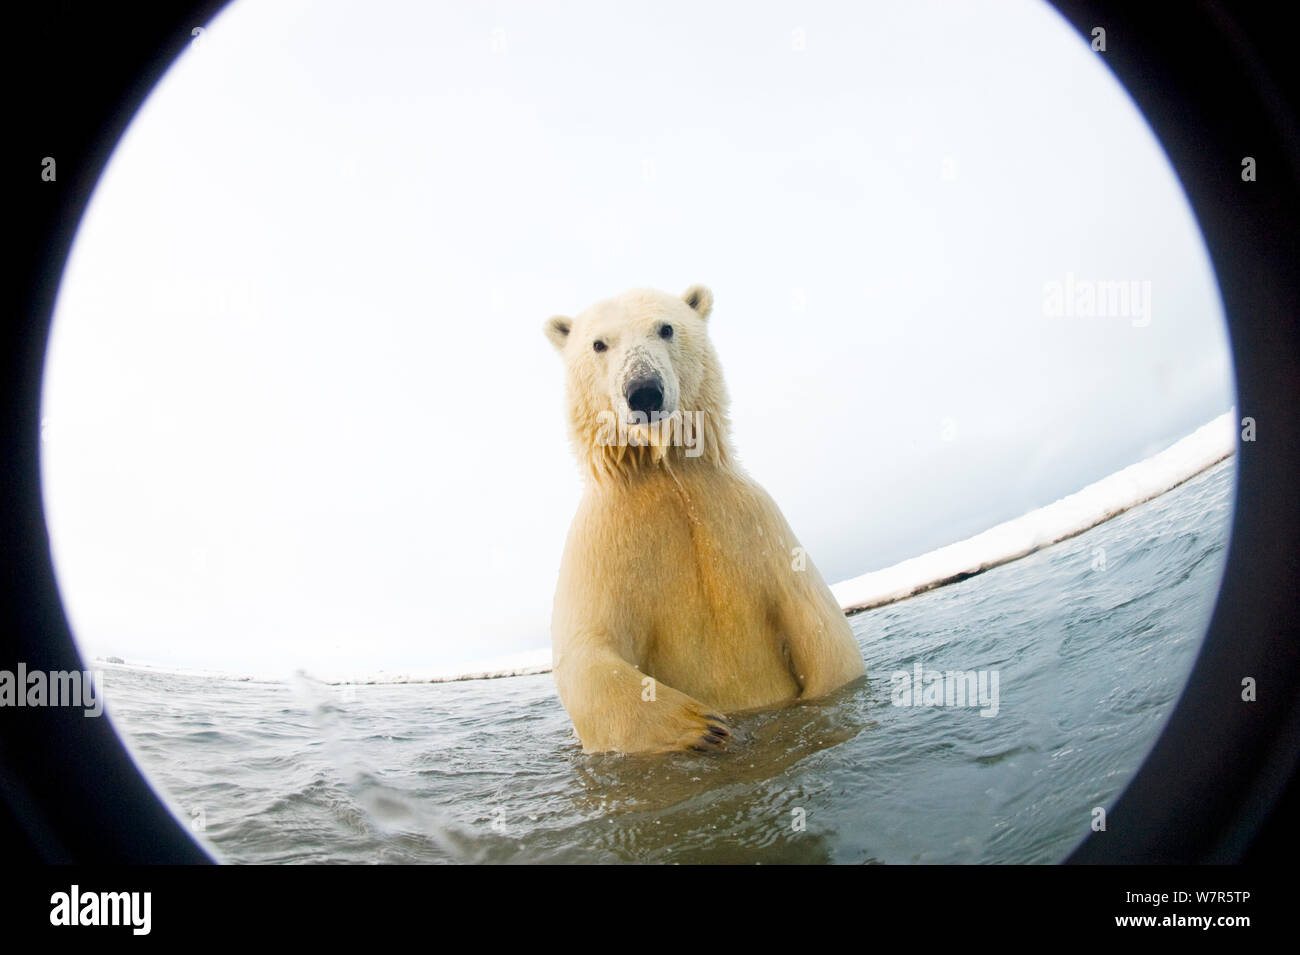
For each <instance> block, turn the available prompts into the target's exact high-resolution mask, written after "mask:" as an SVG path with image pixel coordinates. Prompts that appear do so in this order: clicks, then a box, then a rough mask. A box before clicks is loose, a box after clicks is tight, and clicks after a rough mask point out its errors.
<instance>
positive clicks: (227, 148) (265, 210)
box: [43, 0, 1233, 672]
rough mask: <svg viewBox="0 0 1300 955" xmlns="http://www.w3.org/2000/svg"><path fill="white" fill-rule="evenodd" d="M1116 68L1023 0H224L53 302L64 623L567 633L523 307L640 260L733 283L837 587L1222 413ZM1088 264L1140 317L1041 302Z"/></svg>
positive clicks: (718, 312) (317, 637)
mask: <svg viewBox="0 0 1300 955" xmlns="http://www.w3.org/2000/svg"><path fill="white" fill-rule="evenodd" d="M1104 56H1105V54H1104V53H1096V52H1093V51H1091V50H1090V49H1089V47H1088V45H1087V43H1086V42H1085V41H1083V40H1082V39H1081V38H1079V37H1078V36H1077V35H1076V34H1074V33H1073V31H1072V30H1071V29H1069V28H1068V27H1067V25H1066V24H1065V23H1064V21H1062V20H1061V19H1060V18H1059V17H1058V16H1057V14H1056V13H1055V12H1054V11H1053V10H1051V9H1050V8H1049V7H1048V6H1047V5H1046V4H1043V3H1039V2H1028V0H1014V2H962V3H958V2H940V3H920V2H909V3H905V4H901V3H892V2H882V3H861V2H854V3H850V2H844V3H808V2H806V0H799V2H790V3H762V4H755V3H751V2H745V3H739V2H735V3H730V2H729V3H699V2H694V0H693V2H669V3H663V2H655V3H641V4H633V3H626V2H619V3H607V2H606V3H574V2H565V3H527V2H498V3H490V4H489V3H466V2H457V3H451V2H439V3H415V2H411V3H400V2H377V3H369V4H364V5H363V4H357V3H348V2H311V3H307V2H305V0H304V2H298V0H259V2H256V3H253V2H249V0H236V2H235V3H234V4H233V5H232V6H231V7H229V8H228V9H227V10H226V11H225V12H223V13H222V14H221V15H220V16H219V17H218V19H217V20H216V21H215V22H214V23H212V24H210V25H209V26H208V28H207V30H206V32H205V33H204V34H203V35H202V36H201V38H200V39H199V41H198V43H197V45H196V46H194V47H193V48H192V49H191V50H189V51H188V52H187V53H186V54H185V55H184V56H183V57H182V58H181V59H180V60H179V61H178V62H177V63H176V64H175V65H174V66H173V68H172V69H171V70H170V72H169V73H168V74H167V75H166V76H165V77H164V79H163V81H162V83H161V84H160V85H159V87H158V88H157V89H156V90H155V91H154V93H153V94H152V96H151V97H150V98H149V100H148V101H147V102H146V104H145V106H144V108H143V109H142V110H141V112H140V113H139V115H138V116H137V117H136V119H135V121H134V122H133V123H132V125H131V126H130V128H129V130H128V131H127V134H126V136H125V138H124V139H123V141H122V143H121V145H120V146H119V148H118V150H117V152H116V153H115V154H114V156H113V159H112V160H111V162H110V164H109V166H108V169H107V171H106V173H105V175H104V178H103V180H102V181H101V183H100V186H99V188H98V190H97V191H96V193H95V195H94V197H93V199H92V201H91V204H90V208H89V211H88V213H87V216H86V219H85V221H84V223H83V225H82V228H81V231H80V233H79V235H78V238H77V241H76V244H75V247H74V249H73V254H72V259H71V262H70V265H69V268H68V271H67V273H66V275H65V278H64V284H63V287H62V290H61V293H60V296H59V300H58V303H57V308H56V315H55V323H54V330H53V334H52V338H51V348H50V353H49V364H48V370H47V375H46V382H45V393H44V412H43V414H44V430H43V435H44V443H43V468H44V480H45V491H46V505H47V513H48V517H49V521H50V527H51V533H52V539H53V545H54V555H55V560H56V567H57V570H58V573H59V579H60V583H61V585H62V588H63V593H64V597H65V602H66V604H67V607H68V610H69V613H70V615H71V618H72V622H73V625H74V629H75V631H76V633H77V634H78V636H79V638H80V639H81V641H82V645H83V646H84V647H85V648H86V650H87V652H88V653H89V654H91V655H100V654H116V655H119V656H121V657H124V658H126V659H128V660H142V661H151V662H156V663H164V664H179V665H192V666H200V667H213V668H222V669H238V670H245V671H256V672H281V671H287V670H289V669H291V668H296V667H299V666H301V667H305V668H307V669H308V670H314V671H318V672H329V671H332V670H337V669H340V668H342V669H351V670H357V671H373V670H378V669H381V668H384V669H389V670H391V669H397V668H426V669H427V668H435V667H441V666H447V665H456V664H458V663H459V662H466V661H471V660H480V659H484V658H491V657H494V656H499V655H501V654H506V653H510V652H514V651H518V650H526V649H530V648H535V647H542V646H546V645H547V642H548V627H549V617H550V603H551V597H552V594H553V590H554V586H555V578H556V573H557V570H558V565H559V559H560V554H561V550H562V547H563V542H564V535H565V532H566V530H567V527H568V522H569V519H570V517H571V515H572V512H573V509H574V506H575V504H576V502H577V499H578V495H579V493H580V475H579V472H578V470H577V468H576V466H575V464H574V462H573V460H572V457H571V452H570V450H569V448H568V445H567V439H566V434H565V425H564V420H563V409H562V399H563V381H562V369H561V364H560V361H559V359H558V358H557V356H556V355H555V353H554V352H553V350H552V348H551V346H550V344H549V343H548V342H547V341H546V339H545V338H544V337H543V335H542V331H541V327H542V322H543V321H544V320H545V319H546V318H547V317H548V316H550V315H552V314H555V313H566V314H575V313H576V312H578V311H580V310H581V309H582V308H584V307H586V306H587V305H589V304H591V303H592V302H594V301H596V300H599V299H601V298H605V297H608V296H610V295H613V294H617V293H619V292H621V291H623V290H625V289H627V288H630V287H637V286H651V287H656V288H662V289H665V290H668V291H673V292H680V291H681V290H683V289H685V288H686V287H687V286H688V285H690V284H692V283H695V282H702V283H705V284H707V285H709V286H710V287H711V288H712V289H713V292H714V295H715V298H716V304H715V307H714V312H713V316H712V318H711V319H710V328H711V333H712V335H713V338H714V342H715V344H716V346H717V349H718V352H719V355H720V357H721V360H722V364H723V367H724V369H725V371H726V375H727V381H728V385H729V388H730V392H731V396H732V410H733V420H734V436H735V444H736V447H737V449H738V451H739V456H740V459H741V461H742V463H743V464H744V465H745V466H746V467H747V469H748V470H749V471H750V472H751V473H752V474H753V475H754V477H755V478H757V479H758V481H759V482H760V483H762V484H763V485H764V486H765V487H766V488H767V489H768V490H769V491H770V492H771V493H772V495H773V496H774V497H775V499H776V501H777V502H778V504H779V505H780V506H781V508H782V509H783V511H784V513H785V515H786V517H787V518H788V519H789V521H790V522H791V524H792V525H793V527H794V529H795V531H796V533H797V534H799V535H800V537H801V539H802V543H803V544H804V545H805V546H806V547H807V548H808V550H809V553H810V554H811V555H812V557H813V559H814V560H815V561H816V562H817V563H818V565H819V567H820V568H821V570H822V572H823V574H824V576H825V577H826V578H827V580H828V581H831V582H833V581H836V580H840V579H844V578H847V577H852V576H856V575H857V574H860V573H863V572H865V571H869V570H874V569H877V568H880V567H883V566H887V565H889V564H892V563H895V562H897V561H899V560H902V559H904V558H907V557H911V556H914V555H917V554H920V553H923V552H925V551H928V550H931V549H933V548H935V547H938V546H941V545H943V544H947V543H951V542H952V541H955V540H959V539H961V538H964V537H967V536H970V535H971V534H974V533H976V532H978V531H981V530H984V529H986V528H987V527H989V526H991V525H993V524H995V523H997V522H999V521H1002V520H1006V519H1009V518H1012V517H1015V516H1017V515H1019V514H1022V513H1024V512H1025V511H1028V510H1030V509H1032V508H1034V507H1037V506H1041V505H1043V504H1047V503H1049V502H1051V501H1053V500H1055V499H1056V498H1059V497H1061V496H1063V495H1065V494H1068V493H1071V492H1073V491H1075V490H1077V489H1079V488H1080V487H1082V486H1083V485H1085V484H1087V483H1089V482H1091V481H1094V480H1096V479H1098V478H1101V477H1103V476H1105V475H1106V474H1109V473H1111V472H1113V471H1115V470H1116V469H1118V468H1120V467H1123V466H1125V465H1127V464H1130V463H1132V462H1134V461H1136V460H1138V459H1140V458H1142V457H1144V456H1146V455H1148V454H1150V453H1152V452H1154V451H1156V450H1159V449H1160V448H1162V447H1164V446H1166V445H1168V444H1169V443H1171V442H1172V441H1173V440H1175V439H1177V438H1178V437H1181V436H1182V435H1184V434H1186V433H1187V432H1190V431H1191V430H1193V429H1194V428H1195V427H1197V426H1199V425H1200V424H1203V423H1204V422H1206V421H1208V420H1209V419H1210V418H1212V417H1214V416H1215V415H1217V414H1219V413H1221V412H1223V411H1225V410H1227V409H1228V407H1229V406H1230V405H1231V404H1232V402H1233V382H1232V377H1231V368H1230V362H1229V353H1228V346H1227V337H1226V329H1225V325H1224V321H1223V316H1222V307H1221V304H1220V301H1219V296H1218V290H1217V286H1216V284H1215V281H1214V277H1213V274H1212V271H1211V270H1210V267H1209V262H1208V258H1207V255H1206V252H1205V249H1204V246H1203V243H1202V240H1201V237H1200V234H1199V232H1198V229H1197V227H1196V223H1195V220H1194V219H1193V217H1192V215H1191V211H1190V209H1189V207H1188V204H1187V201H1186V199H1185V197H1184V195H1183V193H1182V191H1181V189H1180V187H1179V185H1178V183H1177V180H1176V178H1175V177H1174V174H1173V171H1172V169H1171V167H1170V166H1169V164H1168V162H1167V160H1166V159H1165V157H1164V154H1163V153H1162V152H1161V150H1160V148H1159V147H1158V145H1157V144H1156V142H1155V139H1154V137H1153V136H1152V134H1151V132H1150V130H1149V129H1148V128H1147V126H1146V124H1145V122H1144V121H1143V119H1142V118H1141V116H1140V114H1139V113H1138V112H1137V110H1136V108H1135V107H1134V106H1133V104H1132V102H1131V101H1130V100H1129V98H1128V96H1127V94H1126V93H1124V91H1123V90H1122V88H1121V87H1120V86H1119V85H1118V83H1117V82H1116V81H1115V80H1114V79H1113V77H1112V76H1111V74H1110V72H1109V71H1108V70H1107V69H1106V67H1105V64H1104ZM1067 281H1070V282H1072V283H1074V284H1075V285H1076V286H1077V285H1078V284H1079V283H1082V284H1084V285H1086V284H1087V283H1090V282H1097V281H1108V282H1118V281H1123V282H1130V281H1132V282H1137V283H1139V286H1138V287H1139V288H1145V289H1149V291H1150V308H1149V311H1144V312H1141V313H1138V312H1133V311H1131V312H1130V314H1125V315H1110V316H1092V317H1089V316H1085V315H1079V314H1073V315H1068V314H1052V308H1051V306H1050V304H1049V301H1050V298H1051V295H1050V289H1051V288H1052V285H1051V283H1060V287H1064V285H1065V283H1066V282H1067ZM1141 283H1149V284H1148V285H1145V286H1143V285H1141ZM1140 301H1141V299H1140V297H1139V304H1140Z"/></svg>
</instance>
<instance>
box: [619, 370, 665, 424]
mask: <svg viewBox="0 0 1300 955" xmlns="http://www.w3.org/2000/svg"><path fill="white" fill-rule="evenodd" d="M626 394H627V406H628V407H629V408H631V409H632V410H633V411H640V412H642V413H643V414H646V415H649V414H651V413H653V412H655V411H663V410H664V386H663V382H661V381H660V380H659V379H658V378H638V379H636V380H635V381H631V382H628V386H627V392H626Z"/></svg>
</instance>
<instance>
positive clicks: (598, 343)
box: [591, 338, 605, 352]
mask: <svg viewBox="0 0 1300 955" xmlns="http://www.w3.org/2000/svg"><path fill="white" fill-rule="evenodd" d="M591 347H592V348H594V349H595V350H596V351H598V352H600V351H604V350H605V343H604V342H602V341H601V340H600V339H599V338H597V339H596V340H595V341H594V342H592V343H591Z"/></svg>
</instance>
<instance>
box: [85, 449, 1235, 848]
mask: <svg viewBox="0 0 1300 955" xmlns="http://www.w3.org/2000/svg"><path fill="white" fill-rule="evenodd" d="M1233 473H1234V472H1233V461H1232V459H1228V460H1226V461H1224V462H1221V463H1220V464H1218V465H1215V466H1214V467H1212V468H1210V469H1209V470H1207V471H1205V472H1203V473H1201V474H1199V475H1197V476H1196V477H1195V478H1193V479H1191V480H1190V481H1188V482H1187V483H1185V484H1183V485H1181V486H1179V487H1177V488H1175V489H1174V490H1172V491H1170V492H1169V493H1167V494H1164V495H1162V496H1161V497H1158V498H1156V499H1154V500H1152V501H1149V502H1147V503H1145V504H1142V505H1139V506H1137V507H1134V508H1132V509H1130V510H1128V511H1126V512H1124V513H1123V514H1121V515H1119V516H1118V517H1115V518H1114V519H1112V520H1110V521H1107V522H1105V523H1103V524H1100V525H1098V526H1097V527H1094V528H1092V529H1091V530H1089V531H1087V532H1085V533H1083V534H1081V535H1079V536H1077V537H1073V538H1070V539H1069V540H1066V541H1063V542H1061V543H1058V544H1056V545H1053V546H1052V547H1049V548H1047V549H1045V550H1041V551H1039V552H1037V553H1035V554H1032V555H1030V556H1028V557H1026V558H1024V559H1021V560H1017V561H1014V562H1012V563H1009V564H1005V565H1002V566H1000V567H996V568H994V569H992V570H990V571H988V572H986V573H983V574H979V575H977V576H974V577H971V578H969V579H966V580H963V581H961V582H960V583H955V584H950V585H948V586H945V587H942V588H939V589H937V590H933V591H929V592H927V593H924V594H921V595H919V596H916V597H912V598H910V599H907V600H903V601H899V602H897V603H893V604H889V605H886V606H883V607H879V608H876V609H874V610H871V611H867V612H865V613H861V614H857V615H855V616H853V617H851V618H850V622H851V623H852V626H853V631H854V633H855V634H856V635H857V638H858V642H859V644H860V645H861V647H862V652H863V654H864V656H865V658H866V662H867V670H868V676H867V679H866V680H864V681H860V682H859V683H857V684H854V685H852V686H850V687H847V688H845V689H843V690H842V691H840V692H839V693H837V694H835V695H834V696H832V697H830V698H828V699H825V700H821V701H817V702H815V703H811V704H801V705H796V706H792V707H789V708H786V709H782V710H777V711H772V712H766V713H758V714H751V715H748V716H742V717H738V718H736V719H734V720H733V728H734V730H735V732H736V736H737V743H736V745H735V746H734V747H733V748H732V750H731V751H730V752H727V753H724V754H721V755H712V754H701V753H683V754H670V755H664V756H653V757H651V756H618V755H585V754H583V753H582V751H581V748H580V747H579V745H578V742H577V738H576V737H575V735H574V733H573V729H572V725H571V723H570V722H569V719H568V717H567V715H566V714H565V712H564V709H563V708H562V707H561V705H560V702H559V698H558V697H557V695H556V692H555V686H554V683H553V681H552V678H551V676H550V674H541V675H534V676H519V677H509V678H504V679H493V680H467V681H462V682H454V683H436V684H415V685H378V686H355V687H338V686H327V685H325V684H322V683H319V682H316V681H314V680H312V679H311V678H310V677H309V676H303V677H301V678H298V679H297V680H295V681H292V682H290V683H256V682H251V681H239V680H233V679H222V678H209V677H196V676H181V675H175V674H169V673H162V672H151V671H149V670H146V669H135V668H130V667H111V668H107V669H106V671H105V673H104V685H105V696H106V698H107V701H108V712H109V715H110V718H111V719H112V720H113V722H114V725H115V726H116V727H117V728H118V729H119V731H120V732H121V734H122V735H123V736H124V738H125V739H126V740H127V742H128V745H129V746H130V748H131V750H132V752H133V754H134V756H135V758H136V761H137V762H138V764H139V765H140V767H141V768H142V769H143V770H144V772H145V773H146V775H147V776H148V777H149V778H150V779H151V780H152V782H153V784H154V786H155V787H156V788H157V790H158V791H159V792H160V794H162V795H163V798H164V799H165V800H166V801H167V803H168V804H169V805H170V806H171V807H172V808H173V811H174V812H175V813H176V815H177V816H178V817H179V818H180V819H181V820H182V821H183V822H184V823H185V824H186V825H188V826H190V827H191V828H192V829H193V831H194V833H195V835H196V837H198V838H199V839H201V840H202V841H204V842H205V843H206V844H207V845H208V846H209V847H210V849H211V850H212V852H213V853H214V854H215V855H216V856H217V857H218V858H219V859H222V860H226V861H230V862H290V863H305V862H349V863H385V862H458V861H459V862H514V863H525V862H683V863H702V862H718V863H769V864H770V863H817V862H839V863H872V862H880V863H948V862H958V863H970V862H979V863H998V862H1039V863H1047V862H1057V861H1060V860H1061V859H1063V858H1064V857H1065V856H1066V855H1067V854H1068V853H1069V852H1070V850H1071V849H1072V848H1073V847H1074V846H1075V845H1076V844H1077V843H1078V842H1079V841H1080V840H1081V839H1082V838H1084V837H1085V836H1086V835H1087V834H1088V832H1089V828H1090V826H1091V824H1092V821H1093V819H1094V818H1095V810H1096V809H1098V808H1100V809H1106V808H1107V807H1109V806H1110V805H1111V804H1112V803H1113V801H1114V800H1115V798H1116V797H1117V796H1118V795H1119V793H1120V792H1121V791H1122V790H1123V788H1124V786H1125V785H1126V783H1127V782H1128V780H1129V779H1130V778H1131V777H1132V775H1133V773H1134V772H1135V770H1136V769H1137V768H1138V766H1139V765H1140V764H1141V762H1142V760H1143V758H1144V757H1145V755H1146V753H1147V752H1148V751H1149V750H1150V748H1151V746H1152V744H1153V743H1154V741H1155V739H1156V737H1157V736H1158V734H1159V732H1160V730H1161V728H1162V726H1163V724H1164V723H1165V721H1166V719H1167V718H1168V716H1169V713H1170V712H1171V710H1172V708H1173V706H1174V704H1175V702H1176V700H1177V698H1178V695H1179V693H1180V692H1181V690H1182V687H1183V685H1184V683H1185V682H1186V679H1187V676H1188V673H1189V672H1190V670H1191V666H1192V663H1193V661H1194V659H1195V656H1196V653H1197V651H1198V649H1199V647H1200V644H1201V640H1202V638H1203V636H1204V632H1205V628H1206V625H1207V623H1208V620H1209V615H1210V612H1211V610H1212V608H1213V604H1214V599H1215V595H1216V593H1217V590H1218V585H1219V580H1220V576H1221V573H1222V569H1223V560H1224V555H1225V550H1226V543H1227V536H1228V530H1229V524H1230V520H1231V509H1232V489H1233ZM918 678H919V680H918ZM981 678H982V679H983V683H982V684H981V682H980V680H981ZM951 687H959V688H969V689H971V690H972V692H971V693H970V694H968V695H966V697H965V698H964V699H960V700H959V699H957V698H956V694H955V693H954V692H952V690H951V689H950V688H951ZM981 687H982V689H983V695H982V696H981V693H980V689H981ZM994 690H996V693H995V694H994V693H993V691H994Z"/></svg>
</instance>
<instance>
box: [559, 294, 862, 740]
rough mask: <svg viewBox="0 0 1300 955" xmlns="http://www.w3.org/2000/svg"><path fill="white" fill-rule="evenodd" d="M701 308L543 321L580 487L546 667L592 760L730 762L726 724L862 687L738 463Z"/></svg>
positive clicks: (759, 492)
mask: <svg viewBox="0 0 1300 955" xmlns="http://www.w3.org/2000/svg"><path fill="white" fill-rule="evenodd" d="M712 308H713V295H712V293H711V292H710V291H709V290H708V289H707V288H705V287H704V286H702V285H694V286H692V287H691V288H689V289H687V290H686V292H685V293H684V294H683V295H682V296H681V297H680V298H679V297H676V296H673V295H669V294H666V293H664V292H659V291H654V290H649V289H636V290H633V291H630V292H626V293H624V294H623V295H620V296H618V297H616V298H612V299H608V300H606V301H603V302H600V303H598V304H596V305H593V306H592V307H590V308H588V309H587V310H586V311H584V312H582V313H581V314H579V315H578V317H577V318H567V317H565V316H562V315H556V316H554V317H552V318H550V319H548V320H547V322H546V324H545V332H546V336H547V337H548V338H549V339H550V341H551V343H552V344H553V345H554V346H555V348H556V349H557V350H558V351H559V352H560V354H561V356H562V357H563V359H564V364H565V390H566V398H567V408H568V419H569V420H568V427H569V436H570V440H571V441H572V443H573V446H574V450H575V452H576V454H577V456H578V459H579V462H580V464H581V465H582V467H583V470H584V471H585V477H586V489H585V493H584V495H583V497H582V500H581V503H580V504H579V505H578V511H577V514H576V515H575V517H574V519H573V524H572V526H571V527H570V530H569V536H568V540H567V542H566V544H565V549H564V556H563V559H562V563H561V568H560V576H559V583H558V586H557V588H556V594H555V604H554V610H553V615H552V620H551V645H552V660H553V669H554V676H555V682H556V686H557V688H558V690H559V694H560V700H561V702H563V704H564V707H565V709H566V710H567V711H568V713H569V716H570V718H571V719H572V720H573V725H574V728H575V729H576V730H577V734H578V738H579V739H580V740H581V742H582V746H583V749H584V751H586V752H589V753H592V752H604V751H617V752H624V753H638V752H642V753H651V752H665V751H670V750H682V749H696V750H703V751H706V752H707V751H715V750H720V749H725V748H726V747H727V745H728V743H729V742H730V740H731V731H730V729H729V728H728V725H727V720H726V716H725V714H727V713H734V712H739V711H744V710H751V709H758V708H766V707H773V706H777V705H780V704H784V703H789V702H791V701H795V700H805V699H813V698H816V697H819V696H823V695H825V694H827V693H829V692H830V691H832V690H834V689H836V688H838V687H840V686H843V685H844V684H846V683H848V682H849V681H852V680H854V679H856V678H858V677H861V676H863V674H864V673H865V666H864V664H863V660H862V654H861V652H860V651H859V649H858V645H857V641H856V640H855V639H854V636H853V632H852V631H851V630H850V629H849V624H848V620H847V619H846V618H845V616H844V614H843V612H842V611H841V610H840V607H839V605H838V604H837V603H836V601H835V598H834V597H833V596H832V595H831V592H830V588H828V587H827V586H826V583H825V581H823V580H822V578H821V575H820V574H819V573H818V572H817V569H816V568H815V567H814V566H813V564H812V562H811V561H810V560H809V559H808V558H807V556H806V554H805V553H804V551H803V549H802V548H801V547H800V546H799V543H798V541H797V540H796V539H795V536H794V533H793V532H792V531H791V530H790V527H789V525H788V524H787V523H786V521H785V518H784V517H783V516H782V515H781V512H780V510H779V509H778V508H777V506H776V504H775V503H774V502H773V501H772V499H771V498H770V497H769V496H768V495H767V492H765V491H764V490H763V489H762V488H761V487H759V486H758V484H756V483H755V482H754V481H753V480H752V479H751V478H750V477H749V476H748V475H747V474H746V473H745V472H744V471H743V470H742V469H741V468H740V466H739V465H738V464H737V463H736V460H735V458H734V456H733V452H732V448H731V444H730V434H729V424H728V419H727V410H728V399H727V391H726V387H725V385H724V383H723V380H722V369H721V367H720V365H719V363H718V358H717V355H716V354H715V352H714V350H713V346H712V344H711V343H710V341H709V336H708V329H707V323H708V318H709V314H710V312H711V311H712Z"/></svg>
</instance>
